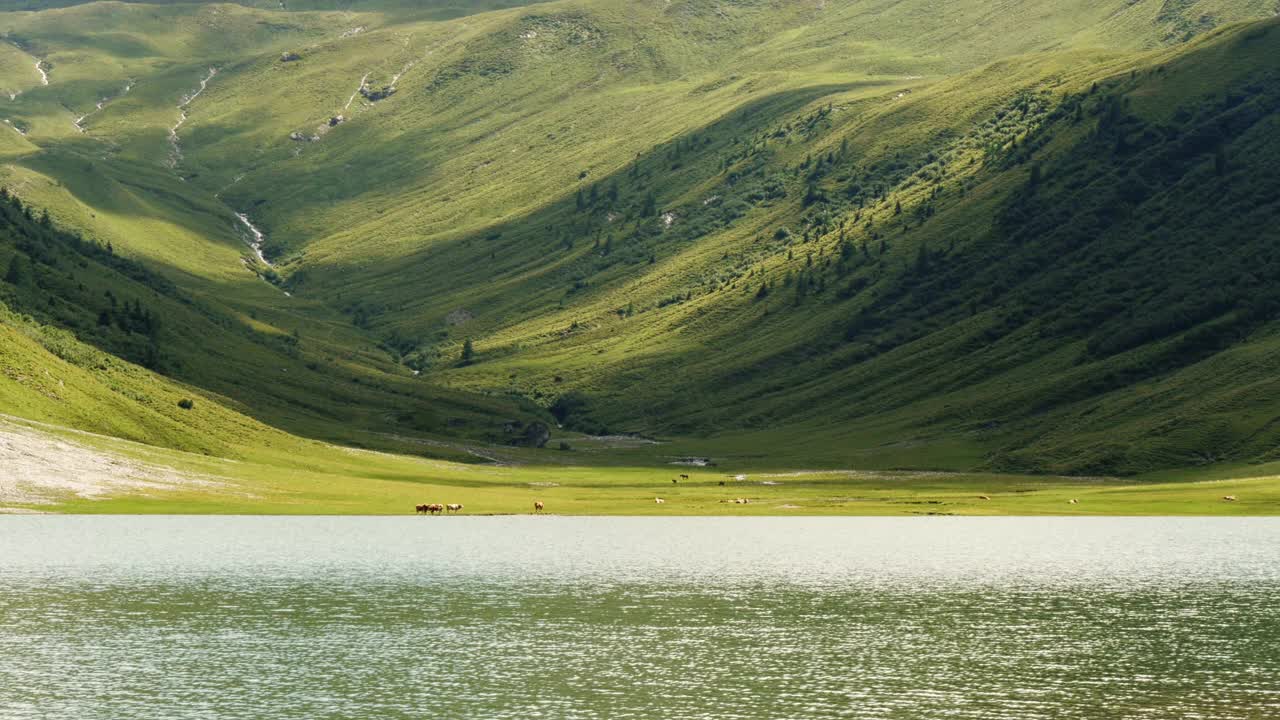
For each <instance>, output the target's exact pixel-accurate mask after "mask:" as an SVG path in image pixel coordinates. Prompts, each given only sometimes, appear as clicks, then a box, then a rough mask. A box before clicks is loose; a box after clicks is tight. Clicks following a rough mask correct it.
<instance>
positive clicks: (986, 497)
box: [978, 495, 991, 500]
mask: <svg viewBox="0 0 1280 720" xmlns="http://www.w3.org/2000/svg"><path fill="white" fill-rule="evenodd" d="M978 499H979V500H990V499H991V498H990V497H989V496H987V495H979V496H978Z"/></svg>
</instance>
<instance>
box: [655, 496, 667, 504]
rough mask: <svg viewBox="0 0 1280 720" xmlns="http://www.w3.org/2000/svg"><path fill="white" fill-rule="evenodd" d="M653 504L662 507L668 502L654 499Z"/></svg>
mask: <svg viewBox="0 0 1280 720" xmlns="http://www.w3.org/2000/svg"><path fill="white" fill-rule="evenodd" d="M653 502H654V504H656V505H661V504H663V503H665V502H666V500H663V499H662V498H654V499H653Z"/></svg>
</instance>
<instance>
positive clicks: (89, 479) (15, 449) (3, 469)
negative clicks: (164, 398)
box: [0, 419, 221, 512]
mask: <svg viewBox="0 0 1280 720" xmlns="http://www.w3.org/2000/svg"><path fill="white" fill-rule="evenodd" d="M220 484H221V483H219V482H217V481H215V480H214V479H212V478H206V477H196V476H192V475H188V474H185V473H181V472H179V471H177V470H174V469H173V468H169V467H164V466H160V465H150V464H147V463H143V462H139V461H135V460H130V459H127V458H123V457H120V456H118V455H112V454H110V453H106V452H103V451H100V450H95V449H93V448H90V447H88V446H85V445H80V444H78V443H74V442H71V441H69V440H63V439H61V438H58V437H55V436H53V435H49V434H47V433H43V432H40V431H38V430H33V429H31V428H29V427H25V426H23V425H19V424H16V423H11V422H8V421H6V420H3V419H0V512H5V511H7V512H13V511H14V509H13V508H12V507H9V506H13V505H36V506H39V505H49V504H53V503H55V502H57V501H58V500H60V499H64V498H66V497H68V496H74V497H77V498H85V499H95V498H105V497H107V496H109V495H114V494H121V493H143V494H148V493H156V492H163V491H168V490H177V489H181V488H184V487H191V486H206V487H207V486H216V485H220Z"/></svg>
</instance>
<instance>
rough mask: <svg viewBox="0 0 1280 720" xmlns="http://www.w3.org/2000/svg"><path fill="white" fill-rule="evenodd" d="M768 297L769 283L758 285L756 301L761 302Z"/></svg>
mask: <svg viewBox="0 0 1280 720" xmlns="http://www.w3.org/2000/svg"><path fill="white" fill-rule="evenodd" d="M767 297H769V283H767V282H763V283H760V289H759V290H757V291H756V299H757V300H763V299H765V298H767Z"/></svg>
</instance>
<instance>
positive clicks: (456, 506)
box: [444, 503, 462, 512]
mask: <svg viewBox="0 0 1280 720" xmlns="http://www.w3.org/2000/svg"><path fill="white" fill-rule="evenodd" d="M444 509H445V510H447V511H449V512H462V503H449V504H448V505H445V506H444Z"/></svg>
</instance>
